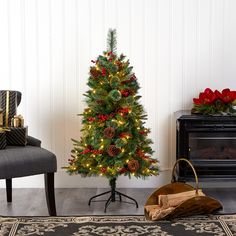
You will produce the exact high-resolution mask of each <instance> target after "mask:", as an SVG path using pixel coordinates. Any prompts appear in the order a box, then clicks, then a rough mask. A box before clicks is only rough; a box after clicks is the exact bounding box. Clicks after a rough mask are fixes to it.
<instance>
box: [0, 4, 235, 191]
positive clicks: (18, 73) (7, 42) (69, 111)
mask: <svg viewBox="0 0 236 236" xmlns="http://www.w3.org/2000/svg"><path fill="white" fill-rule="evenodd" d="M235 12H236V1H235V0H148V1H147V0H146V1H145V0H0V89H12V90H19V91H21V92H22V94H23V98H22V102H21V104H20V106H19V112H18V113H21V114H23V116H24V117H25V121H26V124H27V125H28V126H29V134H30V135H33V136H35V137H38V138H39V139H41V140H42V146H43V147H45V148H46V149H48V150H51V151H52V152H54V153H55V154H56V155H57V160H58V172H57V174H56V187H65V188H66V187H108V183H107V180H106V179H104V178H100V177H98V178H81V177H80V176H69V175H67V174H66V173H65V171H64V170H63V169H61V167H62V166H65V165H67V159H68V158H69V157H70V150H71V149H72V143H71V138H79V136H80V129H81V118H80V117H78V116H77V115H76V114H78V113H81V112H82V111H83V109H84V107H85V106H86V104H85V102H84V97H83V95H82V94H83V93H84V92H85V91H86V89H87V85H86V82H87V78H88V72H89V66H90V65H91V60H92V59H95V58H96V57H97V56H98V55H99V54H100V53H102V51H103V50H104V49H106V36H107V31H108V29H109V28H116V29H117V33H118V52H119V53H122V52H123V53H124V54H125V55H127V57H128V58H129V59H130V62H131V65H133V67H134V72H135V73H136V75H137V78H138V80H139V83H140V85H141V89H140V94H141V95H142V104H143V105H144V107H145V110H146V111H147V113H148V117H149V118H148V121H147V123H146V126H147V127H150V128H151V130H152V132H151V135H150V136H151V138H152V139H153V141H154V144H153V148H154V150H155V151H156V152H155V156H156V157H157V158H158V160H159V164H160V166H161V169H162V172H161V174H160V175H159V176H158V177H150V178H148V179H147V180H145V181H143V180H140V179H135V178H133V179H131V180H128V179H126V178H125V177H120V178H119V179H118V183H117V185H118V187H125V188H129V187H144V188H145V187H157V186H159V185H161V184H164V183H167V182H169V179H170V178H169V177H170V176H169V172H170V169H171V168H172V165H173V163H174V160H175V118H174V112H175V111H177V110H181V109H190V108H191V106H192V98H193V97H195V96H198V93H199V92H200V91H202V90H203V89H204V88H206V87H211V88H212V89H223V88H225V87H230V88H231V89H236V82H235V75H236V46H235V42H236V29H235V27H236V14H235ZM4 186H5V183H4V181H3V180H2V181H1V182H0V187H4ZM13 186H14V187H19V188H20V187H43V176H42V175H39V176H33V177H27V178H19V179H14V180H13Z"/></svg>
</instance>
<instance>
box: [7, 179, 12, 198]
mask: <svg viewBox="0 0 236 236" xmlns="http://www.w3.org/2000/svg"><path fill="white" fill-rule="evenodd" d="M6 192H7V202H12V179H6Z"/></svg>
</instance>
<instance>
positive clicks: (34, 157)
mask: <svg viewBox="0 0 236 236" xmlns="http://www.w3.org/2000/svg"><path fill="white" fill-rule="evenodd" d="M56 171H57V161H56V156H55V155H54V154H53V153H51V152H49V151H48V150H46V149H44V148H41V141H40V140H38V139H36V138H33V137H30V136H28V137H27V145H26V146H10V145H9V146H7V147H6V148H5V149H2V150H0V179H5V180H6V193H7V201H8V202H12V178H16V177H24V176H30V175H37V174H44V180H45V193H46V201H47V206H48V212H49V215H50V216H56V204H55V194H54V173H55V172H56Z"/></svg>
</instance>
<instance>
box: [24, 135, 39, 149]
mask: <svg viewBox="0 0 236 236" xmlns="http://www.w3.org/2000/svg"><path fill="white" fill-rule="evenodd" d="M27 145H30V146H36V147H41V141H40V140H39V139H37V138H34V137H32V136H27Z"/></svg>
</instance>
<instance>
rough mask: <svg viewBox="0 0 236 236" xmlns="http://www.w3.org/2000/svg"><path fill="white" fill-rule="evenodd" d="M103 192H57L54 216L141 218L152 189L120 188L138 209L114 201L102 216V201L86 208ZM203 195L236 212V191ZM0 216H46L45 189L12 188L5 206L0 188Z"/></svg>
mask: <svg viewBox="0 0 236 236" xmlns="http://www.w3.org/2000/svg"><path fill="white" fill-rule="evenodd" d="M104 191H108V189H95V188H85V189H68V188H67V189H56V192H55V194H56V205H57V215H59V216H62V215H142V214H143V207H144V204H145V201H146V199H147V198H148V196H149V195H150V194H151V193H152V192H153V191H154V189H147V188H144V189H138V188H133V189H119V191H120V192H122V193H124V194H126V195H129V196H131V197H133V198H135V199H136V201H137V202H138V204H139V208H136V206H135V205H134V204H130V203H125V202H121V203H120V202H119V201H117V202H112V203H111V204H110V205H109V207H108V209H107V212H106V213H104V204H105V202H92V203H91V205H90V206H88V199H89V198H90V197H92V196H94V195H96V194H100V193H102V192H104ZM204 192H205V193H206V194H207V195H209V196H211V197H214V198H217V199H218V200H220V201H221V202H222V204H223V206H224V209H223V210H222V211H220V213H223V214H230V213H236V188H209V189H204ZM108 197H109V195H106V196H104V197H103V198H101V199H107V198H108ZM123 200H125V199H124V198H123ZM127 201H128V200H127ZM0 215H3V216H46V215H48V211H47V207H46V201H45V193H44V189H13V202H12V203H7V201H6V193H5V189H0Z"/></svg>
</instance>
